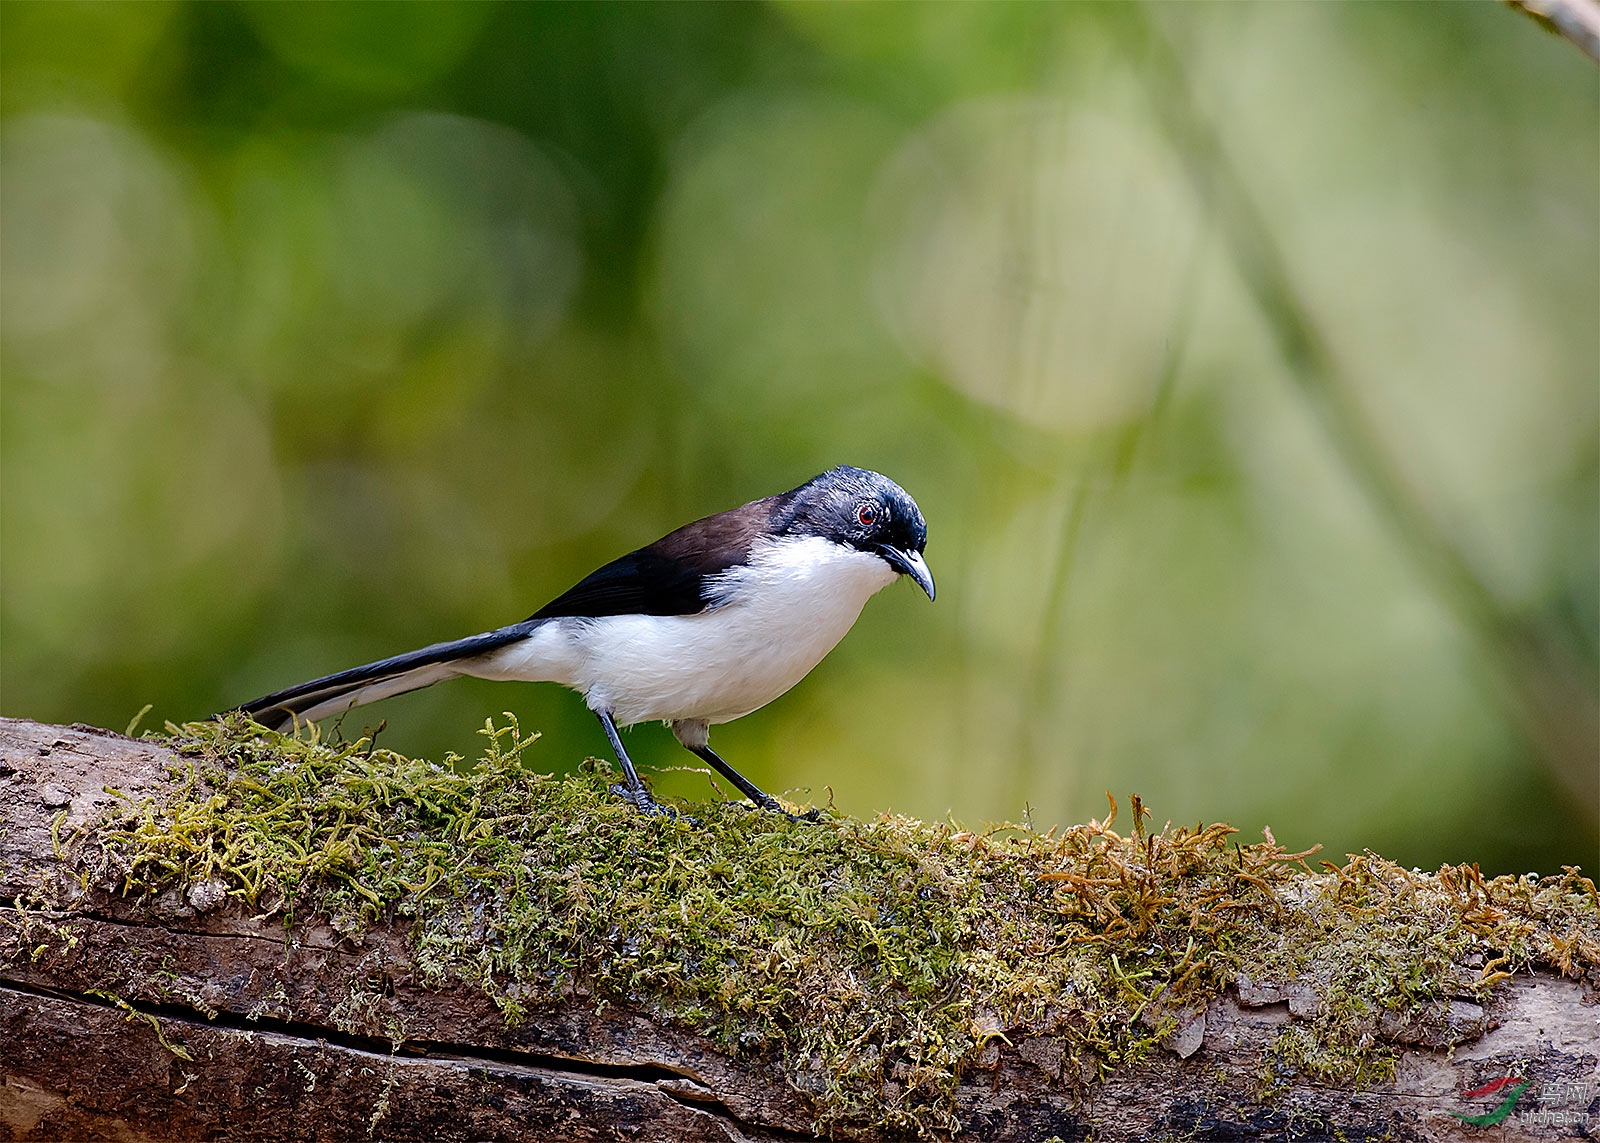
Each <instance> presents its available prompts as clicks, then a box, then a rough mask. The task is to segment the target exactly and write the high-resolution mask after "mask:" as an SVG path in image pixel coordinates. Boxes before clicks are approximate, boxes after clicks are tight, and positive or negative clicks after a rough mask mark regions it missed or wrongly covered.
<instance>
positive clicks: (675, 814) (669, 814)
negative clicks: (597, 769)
mask: <svg viewBox="0 0 1600 1143" xmlns="http://www.w3.org/2000/svg"><path fill="white" fill-rule="evenodd" d="M611 792H612V793H613V794H615V795H617V797H619V798H621V799H622V800H623V801H625V802H627V803H628V804H629V805H630V806H632V807H633V808H634V809H635V810H638V811H639V812H640V813H641V814H644V815H645V816H646V817H651V818H666V819H667V820H669V821H686V822H688V823H689V824H690V825H693V826H697V825H699V824H700V823H699V822H698V821H696V820H695V819H694V818H692V817H690V816H689V815H688V814H685V813H680V812H679V811H677V810H675V809H673V808H672V807H671V806H663V805H662V804H661V803H660V802H658V801H656V800H655V799H654V798H652V797H651V796H650V793H649V791H648V790H644V789H638V790H630V789H629V788H628V787H627V786H624V785H622V784H621V783H620V782H619V783H617V784H616V785H614V786H612V787H611Z"/></svg>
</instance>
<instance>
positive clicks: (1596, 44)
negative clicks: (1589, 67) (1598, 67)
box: [1506, 0, 1600, 63]
mask: <svg viewBox="0 0 1600 1143" xmlns="http://www.w3.org/2000/svg"><path fill="white" fill-rule="evenodd" d="M1506 3H1507V4H1509V5H1510V6H1511V7H1513V8H1516V9H1517V10H1518V11H1520V12H1522V13H1523V14H1524V15H1526V16H1528V18H1529V19H1531V20H1533V21H1534V22H1535V23H1537V24H1539V25H1540V26H1541V27H1543V28H1544V30H1545V31H1547V32H1553V33H1555V34H1556V35H1558V36H1561V37H1563V38H1565V39H1568V40H1571V41H1572V42H1573V43H1574V44H1577V45H1578V50H1579V51H1581V52H1583V54H1584V55H1586V56H1588V57H1589V58H1590V59H1592V60H1594V61H1595V62H1596V63H1600V2H1597V0H1506Z"/></svg>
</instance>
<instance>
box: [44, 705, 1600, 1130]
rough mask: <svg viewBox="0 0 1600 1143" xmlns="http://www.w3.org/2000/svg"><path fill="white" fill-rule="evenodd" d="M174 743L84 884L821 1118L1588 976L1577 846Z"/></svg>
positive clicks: (1370, 1048)
mask: <svg viewBox="0 0 1600 1143" xmlns="http://www.w3.org/2000/svg"><path fill="white" fill-rule="evenodd" d="M508 717H509V716H508ZM168 732H169V733H168V735H167V736H166V738H165V741H166V743H167V744H168V745H169V746H170V747H171V748H172V749H173V750H174V751H175V752H176V754H177V756H178V758H179V759H180V763H179V766H178V768H177V771H176V773H175V777H176V778H177V779H178V781H177V782H176V783H175V785H174V788H173V789H172V791H171V792H170V793H169V794H167V795H165V796H163V797H161V798H158V799H155V800H151V801H146V802H142V803H139V804H134V803H132V802H127V801H124V803H123V804H121V805H120V806H119V807H117V808H116V809H115V810H114V811H112V812H111V813H109V814H108V815H107V816H106V817H105V818H103V819H102V820H101V821H100V822H98V823H95V824H94V825H93V826H92V827H91V828H89V829H88V830H87V831H86V832H85V833H83V834H81V835H79V836H77V837H76V838H74V839H69V840H70V842H71V845H72V847H73V852H74V854H75V857H74V860H75V861H76V862H77V863H78V865H79V868H80V871H87V873H88V875H89V876H91V877H92V878H93V879H94V880H95V882H96V883H97V884H101V885H110V886H113V887H115V888H116V889H117V890H119V891H121V892H123V893H126V894H137V895H154V894H161V893H165V892H170V891H174V890H175V891H176V892H177V893H179V894H183V893H186V892H187V891H188V890H189V888H190V887H192V886H195V885H197V884H207V883H211V882H218V883H220V884H221V885H223V886H226V889H227V893H228V894H229V895H230V896H231V897H234V898H238V899H241V900H242V901H244V902H245V903H246V904H247V905H248V907H249V909H250V910H251V911H252V912H256V913H260V912H268V913H278V914H281V916H282V917H283V919H284V923H285V924H286V925H294V924H298V923H303V922H308V921H312V920H318V921H322V922H325V923H327V924H329V925H331V926H332V927H333V928H334V929H335V930H336V931H338V932H340V933H343V934H345V935H347V936H349V937H352V938H354V937H356V936H358V935H359V933H360V932H361V931H362V930H363V929H364V928H365V927H367V926H370V925H373V924H377V923H387V922H390V921H393V920H395V919H397V918H406V919H408V920H409V921H410V924H409V926H408V931H409V933H410V940H411V942H412V954H413V958H414V963H415V966H416V969H417V972H418V973H419V975H420V977H421V979H422V980H423V981H424V982H425V983H427V984H429V985H438V986H443V985H445V984H448V983H452V982H457V981H467V982H470V983H472V984H474V985H475V986H477V987H480V988H482V989H483V990H484V991H485V993H486V994H487V995H488V996H489V997H490V998H491V999H492V1000H493V1001H494V1002H495V1003H496V1004H497V1005H498V1006H499V1008H500V1010H501V1011H502V1012H503V1013H504V1015H505V1018H506V1019H507V1021H508V1022H509V1023H516V1022H519V1021H522V1020H525V1019H531V1018H534V1017H535V1016H536V1014H537V1012H538V1010H539V1008H540V1007H541V1005H547V1004H551V1003H557V1002H570V1001H571V1000H572V999H573V998H574V997H578V998H585V1000H586V1002H588V1003H592V1004H594V1005H596V1006H604V1005H630V1006H635V1007H638V1008H640V1009H643V1010H646V1011H648V1012H650V1013H651V1014H652V1015H653V1016H655V1017H656V1018H658V1019H660V1020H663V1021H668V1022H672V1023H675V1024H678V1025H682V1026H685V1027H689V1028H692V1029H694V1030H696V1031H698V1032H700V1033H702V1034H704V1035H706V1036H707V1037H709V1038H710V1039H711V1040H712V1041H713V1042H714V1043H715V1044H717V1045H718V1046H719V1047H720V1049H721V1050H723V1051H725V1052H727V1053H728V1054H729V1055H732V1056H746V1057H760V1058H764V1059H772V1060H777V1061H780V1062H781V1065H782V1067H783V1069H784V1072H785V1074H786V1075H787V1077H788V1079H789V1081H790V1083H791V1084H792V1085H793V1086H794V1087H795V1088H796V1089H797V1090H799V1091H801V1092H804V1093H806V1094H807V1095H808V1096H809V1098H810V1100H811V1103H812V1106H813V1108H814V1111H815V1115H816V1126H817V1129H818V1130H819V1131H821V1132H824V1133H846V1134H849V1133H853V1132H856V1131H861V1130H867V1129H871V1128H874V1127H879V1128H887V1129H889V1130H899V1131H920V1132H928V1131H935V1130H939V1131H953V1130H956V1129H958V1127H959V1124H958V1120H957V1113H956V1112H957V1104H956V1092H957V1086H958V1084H959V1082H960V1081H961V1079H962V1078H963V1076H964V1075H965V1076H970V1075H971V1073H973V1072H974V1071H975V1070H977V1069H979V1068H982V1067H987V1066H994V1064H993V1061H994V1060H995V1059H996V1058H997V1057H996V1054H995V1053H994V1052H993V1051H992V1050H990V1051H986V1048H989V1047H990V1046H991V1045H993V1044H997V1043H1016V1042H1019V1041H1020V1038H1021V1037H1023V1036H1036V1035H1044V1036H1051V1037H1055V1038H1057V1039H1058V1040H1059V1042H1060V1043H1061V1044H1062V1045H1063V1051H1064V1053H1065V1059H1064V1061H1063V1065H1064V1066H1063V1067H1062V1068H1061V1071H1060V1074H1061V1076H1062V1077H1063V1080H1064V1082H1068V1083H1079V1084H1082V1083H1087V1082H1092V1080H1093V1079H1094V1078H1096V1077H1097V1076H1104V1075H1106V1074H1108V1073H1109V1072H1110V1071H1111V1070H1112V1069H1114V1068H1116V1067H1118V1066H1119V1065H1121V1064H1123V1063H1125V1062H1129V1061H1135V1060H1139V1059H1143V1058H1146V1057H1147V1056H1149V1055H1150V1054H1151V1053H1152V1052H1153V1051H1155V1050H1157V1047H1158V1045H1159V1043H1160V1041H1161V1040H1162V1039H1163V1038H1164V1037H1165V1036H1166V1035H1167V1034H1168V1032H1170V1031H1171V1030H1172V1028H1173V1027H1174V1014H1175V1013H1182V1012H1186V1011H1194V1010H1195V1009H1196V1008H1198V1007H1200V1006H1203V1005H1204V1004H1205V1002H1206V1001H1207V1000H1208V999H1210V998H1212V997H1214V996H1216V995H1217V994H1218V993H1220V992H1221V991H1222V990H1223V989H1224V988H1226V987H1227V986H1228V985H1229V984H1231V983H1233V982H1235V981H1237V980H1239V979H1240V978H1242V977H1249V978H1250V979H1251V980H1254V981H1277V982H1280V983H1282V984H1284V985H1286V986H1287V985H1290V984H1293V985H1295V986H1297V987H1300V988H1302V989H1304V988H1310V989H1312V990H1313V991H1314V995H1315V1013H1314V1015H1313V1014H1309V1013H1308V1014H1307V1018H1306V1019H1305V1020H1303V1021H1301V1022H1298V1023H1295V1024H1293V1025H1291V1027H1290V1031H1289V1032H1287V1033H1286V1034H1285V1036H1284V1037H1283V1038H1282V1039H1281V1040H1280V1042H1279V1045H1278V1062H1277V1066H1276V1069H1275V1072H1276V1073H1277V1074H1280V1075H1281V1074H1283V1073H1285V1072H1300V1073H1303V1074H1306V1075H1309V1076H1312V1077H1314V1078H1316V1079H1317V1080H1318V1081H1322V1082H1347V1083H1348V1082H1357V1081H1366V1080H1370V1079H1373V1078H1377V1077H1381V1076H1382V1075H1383V1074H1385V1071H1386V1069H1387V1068H1388V1067H1389V1066H1390V1064H1389V1061H1390V1055H1389V1049H1388V1048H1387V1047H1386V1046H1385V1043H1384V1041H1383V1040H1382V1038H1381V1037H1379V1036H1378V1035H1376V1034H1375V1029H1376V1027H1377V1025H1378V1022H1379V1020H1380V1018H1381V1017H1382V1016H1383V1014H1385V1013H1389V1014H1396V1013H1398V1014H1405V1013H1409V1012H1416V1011H1420V1010H1422V1009H1423V1008H1424V1007H1425V1006H1426V1005H1428V1004H1430V1003H1436V1002H1438V1001H1439V1000H1441V999H1448V998H1449V997H1451V996H1459V995H1479V996H1481V995H1483V994H1484V993H1485V992H1486V991H1487V990H1488V989H1490V988H1492V987H1493V985H1494V984H1495V983H1497V982H1498V981H1500V980H1502V979H1505V977H1506V976H1507V975H1508V974H1513V973H1518V972H1524V971H1527V970H1528V969H1530V968H1532V967H1535V966H1541V967H1546V968H1549V969H1554V970H1556V971H1560V972H1564V973H1569V974H1572V975H1583V974H1584V973H1586V972H1588V973H1590V974H1591V976H1595V975H1596V974H1597V973H1600V969H1597V966H1600V920H1597V912H1600V900H1597V896H1596V891H1595V886H1594V884H1593V882H1592V881H1590V880H1589V879H1588V878H1585V877H1583V876H1581V875H1580V873H1579V872H1578V871H1577V870H1576V869H1569V870H1568V871H1567V872H1566V874H1565V875H1564V876H1561V877H1555V878H1543V879H1536V878H1509V877H1500V878H1492V879H1491V878H1485V877H1483V876H1481V875H1480V874H1479V872H1478V871H1477V869H1476V868H1475V867H1471V866H1446V867H1444V868H1443V869H1441V870H1440V871H1439V872H1438V873H1436V874H1422V873H1418V872H1416V871H1408V870H1404V869H1402V868H1400V867H1399V866H1396V865H1394V864H1393V863H1391V862H1387V861H1384V860H1382V859H1381V858H1378V857H1376V856H1374V855H1371V854H1364V855H1358V856H1353V857H1351V858H1350V859H1349V861H1347V862H1346V863H1345V864H1343V865H1334V864H1330V863H1321V864H1320V866H1319V868H1316V869H1313V868H1312V866H1311V865H1310V864H1309V863H1308V862H1309V860H1310V859H1311V858H1312V857H1313V854H1312V852H1306V853H1288V852H1285V851H1284V850H1283V849H1282V847H1280V846H1279V845H1278V844H1277V843H1276V842H1275V841H1274V840H1273V838H1272V836H1271V833H1270V832H1268V833H1267V834H1266V836H1265V839H1264V840H1263V841H1261V842H1257V843H1254V844H1249V845H1244V844H1240V843H1239V842H1238V841H1237V840H1236V838H1235V837H1234V832H1235V831H1233V830H1232V828H1231V827H1228V826H1226V825H1210V826H1195V827H1193V828H1185V827H1175V826H1172V825H1170V824H1169V825H1168V826H1166V827H1165V828H1163V829H1161V830H1159V831H1155V832H1151V831H1149V830H1147V829H1146V820H1145V819H1146V817H1147V816H1148V815H1147V811H1146V810H1145V809H1144V807H1143V806H1142V805H1141V804H1140V802H1139V800H1138V799H1137V798H1134V799H1132V802H1131V805H1132V812H1131V817H1132V819H1133V821H1132V824H1131V827H1130V828H1129V830H1128V832H1127V833H1126V834H1123V833H1118V832H1116V831H1115V830H1114V829H1113V825H1114V823H1115V819H1116V816H1117V814H1116V811H1117V807H1116V803H1115V802H1112V804H1111V812H1110V813H1109V814H1108V816H1107V818H1106V820H1105V821H1102V822H1093V821H1091V822H1089V823H1087V824H1084V825H1079V826H1073V827H1071V828H1069V829H1066V830H1063V831H1059V832H1057V831H1055V830H1052V831H1050V832H1048V833H1043V834H1041V833H1037V832H1034V831H1032V830H1028V829H1024V828H1018V827H1011V826H1004V827H999V828H994V829H989V830H986V831H982V832H977V831H969V830H963V829H961V828H959V827H958V826H956V825H954V824H945V823H926V822H921V821H916V820H913V819H909V818H904V817H898V816H892V815H883V816H880V817H878V818H876V819H874V820H871V821H859V820H855V819H852V818H848V817H842V816H839V815H836V814H824V815H823V817H822V819H821V821H820V822H818V823H815V824H810V823H800V822H792V821H789V820H787V819H785V818H783V817H781V816H779V815H775V814H769V813H752V812H748V811H746V810H745V809H743V808H741V807H739V806H737V805H734V804H731V803H712V804H700V805H695V806H693V807H692V808H691V812H692V813H693V815H694V818H695V819H697V820H694V821H691V820H688V819H686V818H682V817H680V818H676V819H673V818H663V817H648V818H647V817H643V816H641V815H639V814H637V813H635V812H634V811H633V810H632V809H631V808H629V807H628V806H627V805H626V804H624V803H623V802H622V801H621V800H619V799H618V798H616V797H615V796H613V795H612V794H611V793H610V792H609V790H608V787H609V786H610V784H611V783H612V781H613V780H614V775H613V774H612V772H611V771H610V769H609V767H608V766H607V764H606V763H604V762H598V761H594V760H590V761H588V762H585V763H584V764H583V765H582V766H581V767H580V768H579V769H578V770H577V772H575V773H572V774H569V775H567V776H564V777H556V776H553V775H550V774H541V773H537V772H535V771H533V770H532V769H530V768H529V766H528V762H529V753H530V749H529V748H530V747H531V746H532V744H533V742H534V741H535V738H536V737H537V736H525V735H523V734H522V733H521V731H520V730H519V728H518V727H517V725H516V722H515V720H514V719H513V720H512V721H511V722H510V723H508V724H507V725H504V726H500V727H495V726H493V725H492V724H490V725H486V727H485V730H484V735H485V741H486V749H485V753H484V757H483V758H482V759H480V760H478V761H477V762H476V763H475V764H473V765H470V766H469V765H467V764H465V763H464V762H463V760H462V759H459V758H456V757H453V756H452V757H449V758H447V759H446V760H445V761H444V762H442V763H433V762H429V761H425V760H417V759H410V758H406V757H403V756H401V755H399V754H396V753H393V752H391V751H387V750H382V749H377V748H374V746H373V745H372V743H371V742H369V741H367V740H361V741H358V742H354V743H344V744H330V743H326V742H322V741H319V740H317V739H316V738H315V737H314V736H311V737H307V736H304V735H302V736H300V737H295V736H285V735H281V734H276V733H273V732H270V731H267V730H265V729H263V728H261V727H260V726H257V725H255V724H253V723H249V722H248V721H245V720H243V719H242V718H238V717H231V718H227V719H224V720H221V721H218V722H210V723H198V724H190V725H186V726H183V727H171V726H169V728H168ZM1467 965H1471V966H1476V967H1474V968H1473V969H1472V970H1471V971H1470V972H1469V973H1468V975H1467V976H1463V975H1462V971H1463V968H1462V966H1467ZM352 995H355V994H354V993H352ZM349 1015H350V1017H351V1019H352V1020H355V1021H359V1022H362V1023H363V1024H369V1023H375V1022H379V1020H380V1017H383V1018H385V1019H386V1018H387V1017H386V1016H384V1014H383V1013H379V1012H377V1011H376V1009H374V1010H373V1011H370V1012H369V1011H366V1010H362V1011H359V1012H357V1011H355V1010H354V1009H352V1011H351V1012H350V1013H349ZM384 1028H385V1029H386V1030H388V1031H389V1032H390V1033H391V1034H394V1035H396V1036H399V1035H402V1034H403V1032H402V1031H399V1030H397V1028H396V1027H391V1026H390V1025H388V1024H385V1025H384Z"/></svg>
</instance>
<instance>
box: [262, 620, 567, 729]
mask: <svg viewBox="0 0 1600 1143" xmlns="http://www.w3.org/2000/svg"><path fill="white" fill-rule="evenodd" d="M538 626H539V624H538V623H536V622H534V621H531V620H529V621H526V622H523V623H514V624H512V625H511V626H510V627H501V628H499V629H497V630H494V631H485V632H484V633H483V634H481V635H470V636H468V637H467V638H465V639H456V640H453V641H451V642H449V643H435V644H433V646H431V647H424V648H422V649H421V650H420V651H410V652H408V653H406V654H404V655H396V656H394V657H393V658H392V659H381V660H379V661H378V662H376V663H367V664H366V665H364V666H360V667H351V668H350V669H349V670H348V671H340V672H339V673H338V674H335V675H325V676H324V677H322V678H320V679H312V680H311V681H310V682H305V683H299V684H297V685H296V686H292V687H286V688H285V689H283V690H281V691H274V692H273V693H272V694H270V695H263V696H262V697H260V698H258V699H255V700H254V701H252V702H247V703H245V704H244V705H242V706H240V707H237V708H235V709H237V710H241V711H243V712H244V713H245V714H248V715H250V717H252V718H254V719H255V720H256V721H257V722H259V723H261V724H262V725H263V726H266V727H269V728H270V729H273V730H282V729H284V728H285V727H287V726H289V725H291V724H292V723H294V722H295V721H297V720H298V721H300V722H311V721H313V720H315V719H319V718H325V717H326V716H328V715H330V714H340V713H342V712H344V711H347V710H349V709H350V708H351V707H353V706H361V705H363V704H365V703H369V702H377V701H378V700H379V699H384V698H388V697H390V696H391V695H400V694H405V693H406V692H407V691H414V690H418V689H420V688H422V687H426V686H430V685H432V684H433V683H437V682H440V681H442V680H444V679H453V678H456V677H457V676H460V675H466V674H472V673H473V672H472V671H470V670H467V669H464V660H468V659H472V658H474V657H475V656H478V655H481V654H483V653H484V652H486V651H492V650H494V649H495V648H497V647H504V646H505V645H506V644H508V643H514V642H516V641H517V640H519V639H525V638H527V637H528V636H529V635H530V634H532V633H533V631H534V629H535V628H537V627H538Z"/></svg>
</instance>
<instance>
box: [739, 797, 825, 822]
mask: <svg viewBox="0 0 1600 1143" xmlns="http://www.w3.org/2000/svg"><path fill="white" fill-rule="evenodd" d="M753 801H754V803H755V804H754V805H746V804H745V803H744V802H735V803H734V804H735V805H736V806H738V807H739V808H740V809H742V810H750V811H755V810H766V811H767V812H768V813H770V814H782V815H783V816H784V817H786V818H788V819H789V820H790V821H792V822H817V821H821V820H822V810H821V809H820V808H819V807H817V806H812V807H811V808H810V809H809V810H807V811H806V812H805V813H803V814H792V813H790V812H789V811H788V810H787V809H785V808H784V805H783V803H782V802H780V801H778V799H777V798H774V797H773V796H772V795H771V794H762V795H761V797H760V798H756V799H753Z"/></svg>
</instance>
